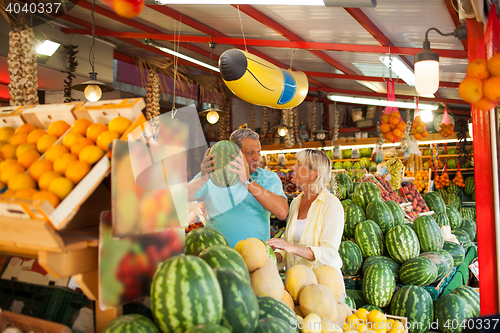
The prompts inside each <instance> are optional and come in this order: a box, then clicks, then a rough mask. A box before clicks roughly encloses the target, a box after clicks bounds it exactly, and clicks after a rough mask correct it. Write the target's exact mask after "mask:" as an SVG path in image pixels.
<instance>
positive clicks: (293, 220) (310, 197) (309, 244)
mask: <svg viewBox="0 0 500 333" xmlns="http://www.w3.org/2000/svg"><path fill="white" fill-rule="evenodd" d="M331 164H332V162H331V161H330V159H329V158H328V156H327V155H326V154H325V153H324V152H323V151H321V150H315V149H306V150H304V151H301V152H299V153H297V163H296V164H295V165H294V166H293V167H292V171H293V176H292V180H293V181H294V182H295V184H296V185H297V186H299V187H300V188H301V189H302V193H301V194H300V195H299V196H297V197H296V198H295V199H294V200H293V201H292V203H291V204H290V211H289V213H288V220H287V225H286V230H285V232H284V233H283V236H282V237H281V238H271V239H270V240H268V241H267V243H268V244H269V245H270V246H271V247H272V248H273V249H275V250H276V251H275V252H276V259H277V260H278V262H279V267H280V268H281V267H283V266H286V268H287V269H289V268H290V267H293V266H295V265H305V266H308V267H310V268H312V269H314V268H316V267H318V266H321V265H329V266H332V267H334V268H336V269H337V270H339V271H340V269H341V268H342V260H341V258H340V255H339V252H338V250H339V246H340V242H341V239H342V233H343V230H344V209H343V207H342V204H341V203H340V201H339V199H337V198H336V197H335V196H334V195H333V194H331V193H330V192H329V191H328V190H327V189H326V186H327V185H328V184H329V183H330V178H331Z"/></svg>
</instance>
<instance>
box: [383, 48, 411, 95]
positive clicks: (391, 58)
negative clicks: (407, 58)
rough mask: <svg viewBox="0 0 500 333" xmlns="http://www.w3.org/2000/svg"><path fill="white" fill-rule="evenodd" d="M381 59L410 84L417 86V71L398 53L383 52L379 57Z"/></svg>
mask: <svg viewBox="0 0 500 333" xmlns="http://www.w3.org/2000/svg"><path fill="white" fill-rule="evenodd" d="M379 59H380V61H381V62H382V63H383V64H384V65H386V66H387V68H389V69H391V70H392V71H393V72H394V73H396V75H397V76H398V77H400V78H401V79H402V80H403V81H405V82H406V84H408V85H409V86H412V87H414V86H415V73H414V72H413V70H412V69H411V68H410V66H408V65H407V64H406V63H405V62H404V61H403V60H401V58H400V57H399V56H398V55H389V54H383V55H381V56H380V57H379Z"/></svg>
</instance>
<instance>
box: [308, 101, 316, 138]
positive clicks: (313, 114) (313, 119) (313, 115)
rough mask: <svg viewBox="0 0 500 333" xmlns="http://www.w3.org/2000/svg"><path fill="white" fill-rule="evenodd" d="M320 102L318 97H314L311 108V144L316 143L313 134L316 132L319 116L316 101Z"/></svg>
mask: <svg viewBox="0 0 500 333" xmlns="http://www.w3.org/2000/svg"><path fill="white" fill-rule="evenodd" d="M317 100H318V98H317V97H314V99H313V101H312V106H311V136H310V137H309V142H313V141H314V137H315V135H313V134H312V133H314V132H316V114H317V108H316V101H317Z"/></svg>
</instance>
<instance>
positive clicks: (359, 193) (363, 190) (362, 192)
mask: <svg viewBox="0 0 500 333" xmlns="http://www.w3.org/2000/svg"><path fill="white" fill-rule="evenodd" d="M373 200H382V195H381V194H380V190H379V188H378V187H377V185H375V184H373V183H370V182H365V183H361V184H359V186H357V187H356V189H355V190H354V195H353V196H352V201H354V203H355V204H356V205H358V206H359V207H361V208H363V210H364V209H366V206H368V204H369V203H370V202H372V201H373Z"/></svg>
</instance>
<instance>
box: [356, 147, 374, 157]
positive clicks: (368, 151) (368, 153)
mask: <svg viewBox="0 0 500 333" xmlns="http://www.w3.org/2000/svg"><path fill="white" fill-rule="evenodd" d="M372 151H373V149H372V148H361V149H359V157H361V158H363V157H370V158H371V157H372Z"/></svg>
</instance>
